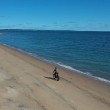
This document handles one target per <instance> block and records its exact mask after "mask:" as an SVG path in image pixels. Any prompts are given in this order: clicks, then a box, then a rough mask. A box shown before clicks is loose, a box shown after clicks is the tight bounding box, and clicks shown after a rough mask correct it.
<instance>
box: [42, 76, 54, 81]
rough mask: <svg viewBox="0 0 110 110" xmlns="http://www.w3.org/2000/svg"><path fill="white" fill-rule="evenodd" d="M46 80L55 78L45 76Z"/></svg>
mask: <svg viewBox="0 0 110 110" xmlns="http://www.w3.org/2000/svg"><path fill="white" fill-rule="evenodd" d="M44 78H47V79H51V80H54V78H53V77H45V76H44Z"/></svg>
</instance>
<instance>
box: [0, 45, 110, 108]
mask: <svg viewBox="0 0 110 110" xmlns="http://www.w3.org/2000/svg"><path fill="white" fill-rule="evenodd" d="M53 69H54V66H53V65H50V64H47V63H46V62H43V61H40V60H39V59H35V58H33V57H31V56H29V55H26V54H24V53H21V52H19V51H16V50H15V49H11V48H8V47H6V46H2V45H1V46H0V110H110V85H107V84H104V83H102V82H100V81H96V80H93V79H91V78H88V77H86V76H84V75H80V74H77V73H72V72H71V71H68V70H65V69H62V68H58V72H59V75H60V81H55V80H52V79H51V78H52V71H53Z"/></svg>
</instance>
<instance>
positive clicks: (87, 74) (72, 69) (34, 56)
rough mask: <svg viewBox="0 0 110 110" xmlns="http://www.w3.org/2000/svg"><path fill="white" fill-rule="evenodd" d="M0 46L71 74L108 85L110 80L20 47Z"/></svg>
mask: <svg viewBox="0 0 110 110" xmlns="http://www.w3.org/2000/svg"><path fill="white" fill-rule="evenodd" d="M0 45H1V46H6V47H7V48H10V49H13V50H15V51H18V52H21V53H23V54H24V55H28V56H30V57H32V58H35V59H37V60H39V61H41V62H45V63H47V64H49V65H53V66H54V67H58V68H62V69H65V70H67V71H70V72H71V73H72V74H73V73H75V74H80V75H83V76H85V77H88V78H90V79H93V80H97V81H99V82H102V83H105V84H108V85H110V80H108V79H105V78H102V77H98V76H94V75H93V74H91V73H89V72H83V71H80V70H77V69H75V68H73V67H71V66H68V65H63V64H60V63H57V62H55V61H50V60H47V59H45V58H40V57H39V56H36V55H33V54H32V53H28V52H26V51H24V50H22V49H19V48H15V47H12V46H9V45H7V44H0Z"/></svg>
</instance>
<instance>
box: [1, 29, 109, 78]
mask: <svg viewBox="0 0 110 110" xmlns="http://www.w3.org/2000/svg"><path fill="white" fill-rule="evenodd" d="M0 43H3V44H7V45H10V46H12V47H15V48H19V49H21V50H24V51H26V52H28V53H32V54H33V55H34V56H37V57H40V58H43V59H46V60H48V61H52V62H54V63H55V62H56V63H57V64H60V65H62V66H64V67H66V68H69V69H77V70H80V71H82V72H85V73H87V74H91V75H93V76H97V77H100V78H104V79H107V80H110V32H79V31H29V30H27V31H23V30H1V31H0Z"/></svg>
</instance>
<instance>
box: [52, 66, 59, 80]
mask: <svg viewBox="0 0 110 110" xmlns="http://www.w3.org/2000/svg"><path fill="white" fill-rule="evenodd" d="M53 79H56V80H57V81H58V80H59V76H58V72H57V68H56V67H55V69H54V71H53Z"/></svg>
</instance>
